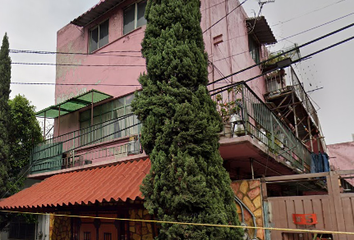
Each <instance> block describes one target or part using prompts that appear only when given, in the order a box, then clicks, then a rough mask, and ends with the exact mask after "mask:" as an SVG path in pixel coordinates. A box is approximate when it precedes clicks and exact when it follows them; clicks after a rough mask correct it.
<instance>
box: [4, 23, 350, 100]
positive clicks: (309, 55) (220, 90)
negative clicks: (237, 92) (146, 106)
mask: <svg viewBox="0 0 354 240" xmlns="http://www.w3.org/2000/svg"><path fill="white" fill-rule="evenodd" d="M351 25H354V23H353V24H351ZM348 26H349V25H348ZM348 26H347V27H348ZM344 28H345V27H344ZM337 31H338V30H337ZM327 35H328V34H327ZM353 39H354V36H352V37H349V38H347V39H344V40H342V41H340V42H337V43H335V44H332V45H329V46H327V47H325V48H322V49H320V50H318V51H315V52H313V53H310V54H308V55H306V56H304V57H301V58H299V59H297V60H295V61H291V63H289V64H288V65H286V66H283V67H287V66H289V65H291V64H296V63H298V62H301V61H304V60H307V59H309V58H311V57H312V56H314V55H317V54H319V53H321V52H324V51H326V50H329V49H331V48H333V47H336V46H339V45H341V44H343V43H346V42H348V41H351V40H353ZM315 40H316V39H315ZM315 40H313V41H315ZM311 42H312V41H311ZM306 44H308V43H306ZM298 48H299V47H296V48H294V49H291V50H289V51H287V52H285V53H284V54H286V53H288V52H291V51H294V50H296V49H298ZM281 55H282V54H281ZM272 59H274V58H270V59H269V60H272ZM269 60H266V61H263V62H267V61H269ZM258 65H259V64H255V65H252V66H250V67H247V68H244V69H242V70H240V71H238V72H235V73H232V74H230V75H228V76H225V77H222V78H220V79H218V80H215V81H213V82H210V83H208V85H210V84H213V83H216V82H219V81H222V80H224V79H227V78H229V77H231V76H234V75H236V74H239V73H241V72H243V71H245V70H248V69H251V68H252V67H254V66H258ZM213 66H214V65H213ZM214 67H215V66H214ZM217 70H218V69H217ZM273 71H274V69H270V70H268V71H265V72H263V73H261V74H259V75H257V76H255V77H251V78H249V79H247V80H244V81H240V82H236V83H232V84H228V85H225V86H222V87H219V88H215V89H211V90H209V93H210V92H214V91H217V92H216V93H211V96H214V95H216V94H218V93H220V92H223V91H225V90H226V89H230V88H232V87H234V86H236V85H238V84H240V83H247V82H250V81H252V80H254V79H256V78H259V77H261V76H264V75H266V74H268V73H270V72H273ZM220 74H222V73H220ZM11 84H23V85H106V86H140V85H134V84H132V85H121V84H75V83H62V84H60V83H34V82H32V83H23V82H12V83H11ZM218 90H219V91H218Z"/></svg>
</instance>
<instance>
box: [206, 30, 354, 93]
mask: <svg viewBox="0 0 354 240" xmlns="http://www.w3.org/2000/svg"><path fill="white" fill-rule="evenodd" d="M353 39H354V36H352V37H349V38H347V39H344V40H342V41H340V42H337V43H335V44H332V45H330V46H327V47H325V48H322V49H320V50H318V51H315V52H313V53H310V54H308V55H306V56H304V57H301V58H299V59H297V60H295V61H291V63H289V64H288V65H287V66H289V65H291V64H295V63H298V62H301V61H304V60H307V59H309V58H311V57H312V56H314V55H317V54H319V53H321V52H324V51H326V50H328V49H331V48H333V47H336V46H339V45H341V44H343V43H346V42H348V41H351V40H353ZM287 66H283V67H287ZM273 71H274V69H271V70H268V71H265V72H263V73H261V74H259V75H257V76H255V77H252V78H249V79H247V80H244V81H241V82H236V83H233V84H228V85H225V86H222V87H219V88H215V89H212V90H209V93H210V92H213V91H217V92H214V93H211V94H210V95H211V96H214V95H216V94H219V93H221V92H224V91H225V90H227V89H230V88H233V87H235V86H237V85H238V84H240V83H247V82H250V81H253V80H254V79H257V78H259V77H262V76H264V75H266V74H268V73H271V72H273ZM230 75H231V76H233V75H234V74H230ZM230 75H229V76H230ZM225 78H228V76H226V77H224V78H222V79H225ZM217 81H218V80H217Z"/></svg>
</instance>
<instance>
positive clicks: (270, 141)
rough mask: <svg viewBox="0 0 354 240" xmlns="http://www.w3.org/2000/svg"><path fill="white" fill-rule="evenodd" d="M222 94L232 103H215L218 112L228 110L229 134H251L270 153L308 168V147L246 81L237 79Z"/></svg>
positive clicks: (309, 157) (300, 167)
mask: <svg viewBox="0 0 354 240" xmlns="http://www.w3.org/2000/svg"><path fill="white" fill-rule="evenodd" d="M221 95H222V98H223V99H229V101H231V102H232V103H233V104H231V105H228V104H226V103H222V104H217V107H218V111H219V112H224V113H225V112H226V113H228V114H230V116H229V118H228V119H227V120H229V121H230V124H231V135H232V136H239V135H244V134H246V135H252V136H253V137H255V138H257V139H258V140H259V141H261V142H262V143H263V144H265V145H266V146H267V147H268V149H269V151H270V152H272V153H273V154H275V155H277V156H278V157H280V158H284V159H285V161H286V162H288V163H289V164H292V165H293V166H295V167H296V168H299V170H302V171H303V170H307V171H309V169H310V165H311V154H310V151H309V150H308V149H307V148H306V146H305V145H303V143H302V142H301V141H300V140H299V139H298V138H297V137H296V136H295V135H294V134H293V132H292V131H291V130H290V128H289V127H288V126H287V125H285V124H284V123H283V122H282V121H281V120H280V119H279V118H278V116H276V115H275V114H274V113H273V112H272V111H271V110H270V109H269V108H268V107H267V106H266V105H265V104H264V102H263V101H262V100H261V99H260V98H259V97H258V96H257V95H256V94H255V93H254V92H253V91H252V90H251V89H250V88H249V87H248V86H247V85H246V84H244V83H240V84H239V85H238V86H236V87H235V88H234V89H233V90H232V91H230V90H229V91H225V92H224V93H221ZM221 106H229V107H230V108H233V109H234V110H233V111H232V110H221V109H220V108H221ZM224 119H225V118H224ZM225 123H226V124H227V122H226V121H225Z"/></svg>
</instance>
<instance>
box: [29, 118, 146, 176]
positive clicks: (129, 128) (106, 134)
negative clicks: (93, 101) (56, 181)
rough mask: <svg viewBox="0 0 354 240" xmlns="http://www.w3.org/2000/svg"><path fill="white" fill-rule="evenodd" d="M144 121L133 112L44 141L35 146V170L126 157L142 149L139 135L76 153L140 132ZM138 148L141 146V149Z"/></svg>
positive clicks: (40, 171)
mask: <svg viewBox="0 0 354 240" xmlns="http://www.w3.org/2000/svg"><path fill="white" fill-rule="evenodd" d="M140 128H141V124H140V122H139V121H138V119H137V117H136V116H135V115H133V114H127V115H125V116H122V117H120V118H117V119H114V120H111V121H107V122H104V123H100V124H96V125H93V126H91V127H88V128H84V129H80V130H77V131H73V132H70V133H67V134H64V135H61V136H58V137H54V138H51V139H48V140H45V141H44V142H42V143H40V144H39V145H37V146H36V147H35V148H34V149H33V153H32V158H31V174H35V173H42V172H48V171H55V170H60V169H64V168H68V167H75V166H81V165H85V164H90V163H92V161H93V160H94V159H100V158H101V159H102V158H104V157H110V156H115V157H123V156H127V155H129V154H135V153H137V151H138V152H140V144H139V138H136V139H134V140H133V141H129V142H123V143H120V144H117V145H114V146H111V147H107V148H100V149H99V150H88V151H83V153H80V154H76V152H77V151H78V150H82V149H83V148H84V147H90V146H93V145H95V144H98V143H103V142H109V141H112V140H114V139H118V138H123V137H128V136H139V135H140ZM137 149H138V150H137Z"/></svg>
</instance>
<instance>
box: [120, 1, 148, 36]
mask: <svg viewBox="0 0 354 240" xmlns="http://www.w3.org/2000/svg"><path fill="white" fill-rule="evenodd" d="M144 1H146V0H142V1H138V2H135V3H133V4H131V5H129V6H128V7H126V8H125V9H123V34H124V35H125V34H128V33H130V32H131V31H134V30H135V29H137V28H138V5H139V3H141V2H144ZM146 4H147V1H146ZM133 5H134V28H133V29H132V30H130V31H128V32H124V26H125V21H124V20H125V19H124V15H125V11H126V10H127V9H128V8H130V7H131V6H133ZM145 10H146V5H145ZM142 26H143V25H142ZM139 27H140V26H139Z"/></svg>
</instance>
